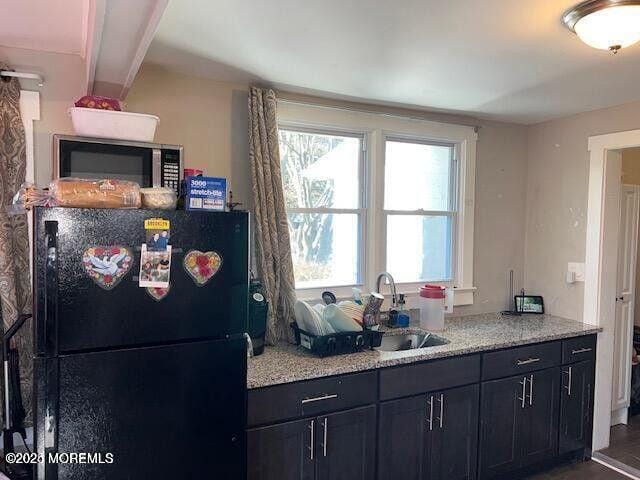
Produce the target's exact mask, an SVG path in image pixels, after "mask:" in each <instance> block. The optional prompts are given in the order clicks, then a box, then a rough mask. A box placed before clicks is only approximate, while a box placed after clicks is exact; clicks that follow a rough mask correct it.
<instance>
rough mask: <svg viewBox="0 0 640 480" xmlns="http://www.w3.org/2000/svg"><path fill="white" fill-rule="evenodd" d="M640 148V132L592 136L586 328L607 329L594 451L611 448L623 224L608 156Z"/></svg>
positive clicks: (614, 168) (602, 337)
mask: <svg viewBox="0 0 640 480" xmlns="http://www.w3.org/2000/svg"><path fill="white" fill-rule="evenodd" d="M639 146H640V130H629V131H625V132H616V133H609V134H604V135H595V136H591V137H589V139H588V150H589V157H590V159H589V187H588V201H587V239H586V240H587V241H586V255H585V285H584V315H583V322H584V323H587V324H590V325H597V326H599V327H601V328H602V332H601V333H600V334H599V335H598V347H597V352H596V381H595V400H594V419H593V450H594V451H596V450H602V449H604V448H606V447H608V446H609V435H610V431H609V429H610V422H611V397H612V391H611V390H612V386H613V380H612V371H613V355H614V329H615V314H616V305H615V298H616V283H617V270H618V237H619V232H618V228H619V223H620V218H619V217H620V190H621V184H622V182H621V178H620V176H621V165H620V162H616V161H609V159H608V156H609V155H608V153H609V152H610V151H612V150H622V149H625V148H633V147H639Z"/></svg>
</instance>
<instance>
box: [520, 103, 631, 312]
mask: <svg viewBox="0 0 640 480" xmlns="http://www.w3.org/2000/svg"><path fill="white" fill-rule="evenodd" d="M637 128H640V102H635V103H629V104H625V105H621V106H617V107H612V108H606V109H601V110H596V111H593V112H587V113H582V114H579V115H573V116H570V117H566V118H562V119H558V120H553V121H549V122H545V123H541V124H538V125H534V126H531V127H529V129H528V147H527V150H528V156H527V208H526V246H525V259H526V260H525V287H526V288H527V290H528V291H530V292H531V293H535V294H539V295H543V296H544V298H545V306H546V308H547V311H548V312H549V313H553V314H556V315H560V316H563V317H566V318H571V319H576V320H581V319H582V311H583V295H584V284H582V283H576V284H573V285H567V284H566V283H565V272H566V269H567V262H572V261H577V262H584V260H585V247H586V210H587V186H588V185H587V184H588V165H589V155H588V151H587V138H588V137H589V136H591V135H598V134H603V133H611V132H617V131H624V130H631V129H637Z"/></svg>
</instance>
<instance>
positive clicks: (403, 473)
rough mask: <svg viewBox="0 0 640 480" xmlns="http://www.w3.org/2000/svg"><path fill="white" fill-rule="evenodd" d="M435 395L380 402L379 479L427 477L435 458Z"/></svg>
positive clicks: (413, 479)
mask: <svg viewBox="0 0 640 480" xmlns="http://www.w3.org/2000/svg"><path fill="white" fill-rule="evenodd" d="M430 399H431V395H418V396H415V397H409V398H403V399H401V400H392V401H389V402H385V403H381V404H380V420H379V423H378V480H399V479H403V480H405V479H406V480H419V479H423V478H426V473H425V472H426V471H427V468H428V461H429V459H430V457H431V443H432V442H431V437H430V436H429V435H428V432H429V424H428V419H429V418H430V415H431V411H432V410H431V405H432V404H430V403H429V400H430Z"/></svg>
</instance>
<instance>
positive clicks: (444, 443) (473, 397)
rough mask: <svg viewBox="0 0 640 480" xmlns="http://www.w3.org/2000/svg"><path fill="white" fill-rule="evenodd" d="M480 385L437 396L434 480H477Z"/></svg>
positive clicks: (432, 453)
mask: <svg viewBox="0 0 640 480" xmlns="http://www.w3.org/2000/svg"><path fill="white" fill-rule="evenodd" d="M478 397H479V386H478V385H477V384H474V385H468V386H466V387H461V388H454V389H452V390H446V391H444V392H438V393H436V394H435V395H434V401H435V405H434V410H435V412H434V420H433V431H432V441H431V461H430V468H429V473H430V475H429V478H430V479H431V480H468V479H475V478H476V465H477V458H478V455H477V452H478V401H479V398H478Z"/></svg>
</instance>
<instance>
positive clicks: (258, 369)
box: [247, 313, 601, 389]
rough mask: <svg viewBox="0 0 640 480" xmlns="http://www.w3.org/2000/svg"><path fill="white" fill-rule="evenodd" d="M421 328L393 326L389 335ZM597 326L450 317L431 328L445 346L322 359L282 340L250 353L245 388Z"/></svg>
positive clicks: (546, 318) (547, 319) (528, 318)
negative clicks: (440, 327) (436, 329)
mask: <svg viewBox="0 0 640 480" xmlns="http://www.w3.org/2000/svg"><path fill="white" fill-rule="evenodd" d="M407 331H411V332H419V331H421V330H420V329H419V328H413V327H410V328H408V329H393V330H390V331H389V333H388V334H390V335H393V334H400V333H406V332H407ZM600 331H601V329H600V328H599V327H594V326H592V325H586V324H584V323H581V322H576V321H574V320H567V319H565V318H561V317H555V316H553V315H546V314H545V315H522V316H517V317H516V316H506V315H501V314H499V313H493V314H482V315H468V316H462V317H452V318H448V319H446V321H445V330H444V331H443V332H435V334H436V335H437V336H439V337H442V338H445V339H446V340H449V343H448V344H446V345H440V346H436V347H428V348H423V349H415V350H404V351H400V352H382V351H377V350H374V351H371V350H366V351H362V352H358V353H351V354H348V355H337V356H333V357H325V358H320V357H316V356H315V355H312V354H310V353H307V351H305V350H304V349H303V348H302V347H297V346H295V345H290V344H280V345H277V346H273V347H266V348H265V351H264V353H263V354H262V355H259V356H257V357H254V358H250V359H249V361H248V370H247V387H248V388H249V389H252V388H260V387H266V386H270V385H278V384H282V383H290V382H297V381H300V380H309V379H313V378H320V377H328V376H331V375H340V374H345V373H353V372H360V371H364V370H373V369H377V368H384V367H392V366H396V365H405V364H408V363H413V362H419V361H424V360H432V359H436V358H443V357H451V356H455V355H465V354H468V353H475V352H484V351H489V350H497V349H500V348H507V347H515V346H518V345H525V344H530V343H538V342H546V341H550V340H558V339H561V338H570V337H577V336H581V335H589V334H592V333H597V332H600Z"/></svg>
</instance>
